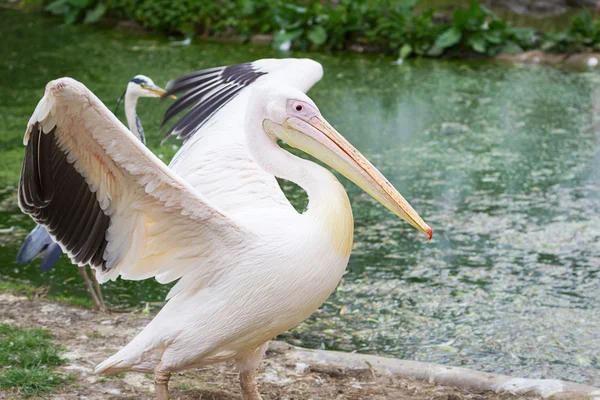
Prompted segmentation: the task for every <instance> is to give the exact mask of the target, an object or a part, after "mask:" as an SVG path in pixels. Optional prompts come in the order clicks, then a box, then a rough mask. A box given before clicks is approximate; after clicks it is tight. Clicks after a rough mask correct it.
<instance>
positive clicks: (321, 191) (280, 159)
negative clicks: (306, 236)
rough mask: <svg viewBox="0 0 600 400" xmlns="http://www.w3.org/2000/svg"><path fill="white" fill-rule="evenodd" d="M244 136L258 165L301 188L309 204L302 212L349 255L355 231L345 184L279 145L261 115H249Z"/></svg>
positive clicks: (338, 248) (336, 245) (342, 252)
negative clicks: (270, 134) (269, 133)
mask: <svg viewBox="0 0 600 400" xmlns="http://www.w3.org/2000/svg"><path fill="white" fill-rule="evenodd" d="M246 139H247V140H248V148H249V150H250V153H251V154H252V156H253V158H254V160H255V161H256V162H257V164H258V165H259V166H260V167H261V168H263V169H264V170H265V171H267V172H268V173H270V174H273V175H274V176H276V177H277V178H281V179H285V180H288V181H291V182H293V183H295V184H296V185H298V186H300V187H301V188H302V189H304V191H305V192H306V194H307V195H308V207H307V210H306V212H305V213H304V214H303V215H304V216H306V217H307V218H311V219H314V220H315V221H316V222H318V224H319V225H321V227H322V228H323V229H324V230H326V231H327V232H328V233H329V234H330V236H331V239H332V241H333V243H334V246H335V248H336V250H337V251H338V252H339V253H340V254H342V255H344V256H349V255H350V251H351V249H352V241H353V231H354V220H353V217H352V208H351V207H350V201H349V200H348V195H347V194H346V191H345V189H344V187H343V186H342V184H341V183H340V182H339V181H338V180H337V179H336V178H335V176H334V175H333V174H332V173H331V172H329V171H328V170H327V169H325V168H323V167H321V166H320V165H318V164H316V163H314V162H312V161H308V160H304V159H302V158H300V157H297V156H295V155H293V154H291V153H289V152H287V151H285V150H283V149H282V148H281V147H279V145H278V144H277V143H276V142H275V141H274V140H273V139H272V138H270V137H269V136H268V135H267V134H266V133H265V132H264V129H263V127H262V119H261V118H255V117H249V118H248V120H247V124H246Z"/></svg>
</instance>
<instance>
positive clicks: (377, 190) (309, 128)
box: [281, 115, 433, 240]
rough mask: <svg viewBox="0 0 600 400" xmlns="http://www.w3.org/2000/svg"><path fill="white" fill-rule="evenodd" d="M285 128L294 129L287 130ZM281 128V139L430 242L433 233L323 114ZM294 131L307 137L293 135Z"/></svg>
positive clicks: (287, 123) (291, 120) (289, 123)
mask: <svg viewBox="0 0 600 400" xmlns="http://www.w3.org/2000/svg"><path fill="white" fill-rule="evenodd" d="M286 125H287V127H289V128H292V129H286ZM281 127H282V128H284V129H283V130H282V131H283V132H282V133H283V135H284V136H285V137H281V139H282V140H284V141H286V142H287V143H288V144H289V145H290V146H293V147H296V148H298V149H300V150H302V151H305V152H307V153H308V154H310V155H312V156H313V157H315V158H318V159H319V160H321V161H323V162H324V163H326V164H327V165H329V166H330V167H332V168H334V169H335V170H336V171H338V172H339V173H341V174H342V175H344V176H345V177H346V178H348V179H350V180H351V181H352V182H354V183H355V184H356V185H358V186H359V187H360V188H361V189H363V190H364V191H365V192H367V193H369V194H370V195H371V196H372V197H373V198H374V199H375V200H377V201H378V202H380V203H381V204H382V205H383V206H385V207H386V208H387V209H389V210H390V211H391V212H393V213H394V214H396V215H397V216H399V217H400V218H402V219H403V220H405V221H406V222H408V223H409V224H411V225H412V226H413V227H415V228H416V229H418V230H419V231H421V232H422V233H424V234H425V236H427V239H428V240H431V237H432V236H433V232H432V230H431V228H430V227H429V226H428V225H427V224H426V223H425V221H423V219H422V218H421V217H420V216H419V214H417V212H416V211H415V210H414V209H413V208H412V207H411V205H410V204H408V202H407V201H406V200H405V199H404V197H402V195H401V194H400V193H398V191H397V190H396V189H395V188H394V187H393V186H392V185H391V183H389V182H388V180H387V179H386V178H385V177H384V176H383V174H382V173H381V172H379V171H378V170H377V168H375V167H374V166H373V164H371V163H370V162H369V160H367V159H366V158H365V156H363V155H362V154H361V153H360V152H359V151H358V150H356V148H355V147H354V146H352V145H351V144H350V142H348V141H347V140H346V139H345V138H344V137H343V136H342V135H341V134H339V133H338V132H337V131H336V130H335V129H334V128H333V127H332V126H331V125H330V124H329V123H328V122H327V121H326V120H325V119H324V118H323V117H322V116H321V115H318V116H313V117H311V118H310V119H309V120H306V121H305V120H301V119H299V118H288V119H287V120H286V122H285V123H284V124H283V125H282V126H281ZM293 131H297V132H298V131H299V132H301V133H304V135H298V134H293Z"/></svg>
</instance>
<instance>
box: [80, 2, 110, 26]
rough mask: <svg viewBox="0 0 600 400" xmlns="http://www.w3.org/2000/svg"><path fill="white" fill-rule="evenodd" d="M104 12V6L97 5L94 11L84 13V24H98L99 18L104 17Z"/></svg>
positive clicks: (101, 4)
mask: <svg viewBox="0 0 600 400" xmlns="http://www.w3.org/2000/svg"><path fill="white" fill-rule="evenodd" d="M105 11H106V5H104V4H103V3H98V5H97V6H96V7H94V9H92V10H89V11H88V12H86V13H85V18H84V19H83V23H84V24H93V23H94V22H98V20H100V18H102V16H103V15H104V12H105Z"/></svg>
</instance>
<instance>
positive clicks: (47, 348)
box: [0, 324, 69, 396]
mask: <svg viewBox="0 0 600 400" xmlns="http://www.w3.org/2000/svg"><path fill="white" fill-rule="evenodd" d="M51 339H52V336H51V335H50V333H48V331H46V330H44V329H21V328H16V327H12V326H10V325H7V324H0V388H1V389H16V390H17V391H18V392H19V393H20V394H22V395H25V396H34V395H40V394H41V393H46V392H50V391H52V390H54V389H55V388H56V387H57V386H59V385H61V384H63V383H64V382H66V381H67V380H68V379H69V377H68V376H66V375H64V374H60V373H57V372H55V371H54V367H56V366H59V365H62V364H64V363H65V360H64V359H62V358H61V357H60V354H59V353H60V348H59V347H58V346H56V345H55V344H54V343H53V342H52V340H51Z"/></svg>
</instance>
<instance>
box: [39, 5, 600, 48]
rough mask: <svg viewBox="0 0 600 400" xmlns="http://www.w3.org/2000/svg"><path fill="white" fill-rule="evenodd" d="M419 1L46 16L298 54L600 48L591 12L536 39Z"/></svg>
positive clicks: (479, 14) (483, 14) (478, 13)
mask: <svg viewBox="0 0 600 400" xmlns="http://www.w3.org/2000/svg"><path fill="white" fill-rule="evenodd" d="M417 3H418V0H299V1H290V0H213V1H211V0H201V1H198V0H172V1H171V0H53V1H51V2H50V4H48V6H47V10H48V11H50V12H53V13H55V14H60V15H64V16H65V22H67V23H73V22H76V21H80V20H82V19H83V22H84V23H90V22H94V21H96V20H98V19H99V18H100V17H101V16H102V15H103V14H104V12H105V11H106V12H107V13H109V14H110V15H112V16H114V17H117V18H128V19H133V20H136V21H138V22H140V23H141V24H143V25H144V26H145V27H147V28H150V29H154V30H158V31H163V32H179V33H182V34H184V35H186V36H189V35H192V34H194V33H200V34H201V35H203V36H206V37H232V36H237V37H240V36H241V37H242V38H249V37H250V36H251V35H253V34H257V33H272V34H273V45H274V46H276V47H279V46H281V45H282V44H284V43H285V44H286V46H287V45H289V46H290V47H292V48H294V49H300V50H313V49H323V50H346V49H348V48H350V47H353V46H357V45H360V46H363V48H364V49H367V50H371V51H378V52H388V53H392V54H397V55H398V56H399V57H400V58H406V57H409V56H413V55H416V56H429V57H438V56H447V57H463V56H465V55H477V54H481V55H486V56H494V55H496V54H499V53H518V52H521V51H523V50H528V49H532V48H538V47H540V45H541V46H542V48H544V49H547V50H551V51H581V50H582V49H585V48H600V23H599V22H598V21H597V20H594V18H593V17H592V15H591V14H590V13H589V12H583V13H582V14H581V15H579V16H577V17H576V18H574V19H573V22H572V25H571V28H570V29H569V30H568V31H566V32H558V33H551V34H545V35H543V36H541V37H540V35H538V34H537V33H536V31H535V30H534V29H531V28H515V27H513V26H512V25H511V24H510V23H508V22H507V21H504V20H502V19H500V18H498V17H497V16H496V15H495V14H494V13H493V12H492V11H491V10H489V9H488V8H487V7H485V6H483V5H482V4H481V3H480V1H479V0H472V2H471V4H470V5H469V7H468V8H465V9H458V10H456V11H455V12H454V14H453V15H452V19H451V22H441V23H440V22H438V21H436V18H435V16H434V12H433V10H419V9H418V8H417Z"/></svg>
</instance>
